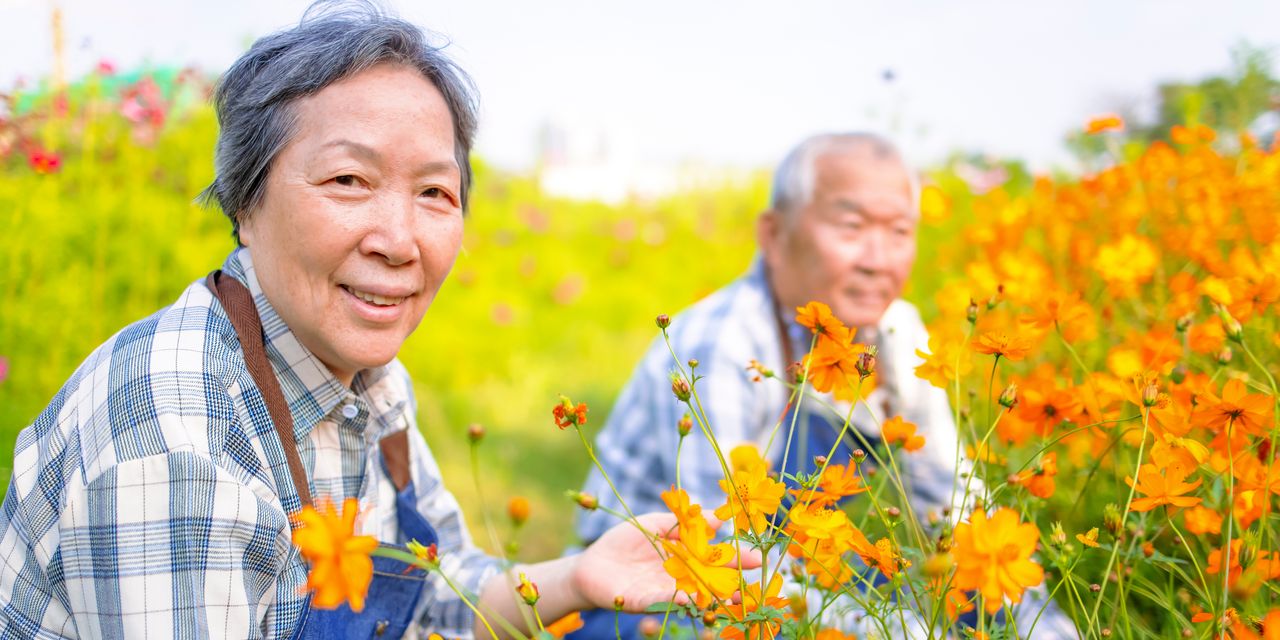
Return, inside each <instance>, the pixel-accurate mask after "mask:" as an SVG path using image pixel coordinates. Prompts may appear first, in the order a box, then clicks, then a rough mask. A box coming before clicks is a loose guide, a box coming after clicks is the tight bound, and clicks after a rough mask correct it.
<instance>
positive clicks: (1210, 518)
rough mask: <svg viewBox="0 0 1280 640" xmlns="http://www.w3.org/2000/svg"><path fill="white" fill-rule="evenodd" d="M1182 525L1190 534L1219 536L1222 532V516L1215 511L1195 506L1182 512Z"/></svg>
mask: <svg viewBox="0 0 1280 640" xmlns="http://www.w3.org/2000/svg"><path fill="white" fill-rule="evenodd" d="M1182 524H1183V525H1184V526H1185V527H1186V528H1187V532H1188V533H1191V534H1194V535H1201V534H1205V533H1213V534H1217V533H1219V532H1220V531H1222V514H1220V513H1218V512H1217V511H1214V510H1213V509H1209V508H1206V507H1202V506H1195V507H1191V508H1190V509H1187V510H1186V511H1183V512H1182Z"/></svg>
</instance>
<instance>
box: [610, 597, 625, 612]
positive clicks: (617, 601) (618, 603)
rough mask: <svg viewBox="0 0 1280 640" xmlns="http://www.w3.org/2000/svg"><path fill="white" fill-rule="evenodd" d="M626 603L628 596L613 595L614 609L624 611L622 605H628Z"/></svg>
mask: <svg viewBox="0 0 1280 640" xmlns="http://www.w3.org/2000/svg"><path fill="white" fill-rule="evenodd" d="M626 604H627V599H626V598H623V597H622V596H614V597H613V610H614V611H622V607H624V606H626Z"/></svg>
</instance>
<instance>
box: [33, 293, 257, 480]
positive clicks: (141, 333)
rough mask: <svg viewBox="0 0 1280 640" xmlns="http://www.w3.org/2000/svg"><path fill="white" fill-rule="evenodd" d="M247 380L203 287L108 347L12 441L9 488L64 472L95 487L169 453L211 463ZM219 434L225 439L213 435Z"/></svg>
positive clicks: (223, 320)
mask: <svg viewBox="0 0 1280 640" xmlns="http://www.w3.org/2000/svg"><path fill="white" fill-rule="evenodd" d="M243 371H244V364H243V359H242V357H241V356H240V354H239V349H238V346H237V343H236V342H235V332H234V329H233V328H232V327H231V324H230V321H229V320H228V319H227V317H226V314H225V312H223V311H222V309H221V306H220V305H218V304H217V302H216V301H215V300H214V299H213V296H212V294H211V293H210V292H209V290H208V289H207V288H206V287H205V286H204V284H203V282H195V283H193V284H191V285H190V286H188V287H187V288H186V289H185V290H184V291H183V292H182V294H181V295H180V296H179V297H178V299H177V301H175V302H174V303H173V304H171V305H169V306H167V307H165V308H163V309H160V310H159V311H156V312H155V313H153V314H152V315H150V316H148V317H146V318H143V319H141V320H138V321H136V322H134V323H132V324H129V325H128V326H126V327H124V328H123V329H121V330H120V331H118V332H117V333H116V334H115V335H113V336H111V337H110V338H108V339H107V340H106V341H105V342H103V343H102V344H101V345H100V346H98V348H96V349H95V350H94V351H93V352H91V353H90V354H89V356H88V357H86V358H85V360H84V362H82V363H81V364H80V366H79V367H77V369H76V370H75V372H74V373H72V375H71V376H70V377H69V378H68V379H67V381H66V383H65V384H63V386H62V388H61V389H59V391H58V392H57V394H55V396H54V397H53V399H52V401H51V402H50V404H49V405H48V406H47V407H46V408H45V410H44V411H43V412H41V413H40V414H39V415H38V416H37V417H36V419H35V421H34V422H33V423H32V424H31V425H30V426H29V427H27V428H26V429H24V430H23V431H22V432H21V433H20V434H19V436H18V441H17V444H16V446H15V454H14V473H15V480H17V479H18V475H19V474H20V473H22V472H23V471H24V470H26V471H35V470H37V469H41V470H43V469H47V468H49V466H50V465H60V466H61V471H62V472H63V473H65V474H68V475H69V474H70V473H73V472H78V473H79V474H81V476H82V477H81V481H82V482H85V483H86V484H87V483H88V482H91V481H92V479H93V478H94V477H96V476H98V475H100V474H101V473H102V472H104V471H106V470H108V469H110V468H112V467H114V466H115V465H118V464H120V463H123V462H125V461H128V460H132V459H136V458H141V457H147V456H151V455H159V454H164V453H168V452H170V451H174V450H182V449H186V450H191V451H192V452H194V453H197V454H204V455H209V454H210V453H211V452H212V451H213V450H215V449H219V448H220V447H221V446H222V443H221V442H220V441H219V440H220V438H221V437H223V435H225V431H226V429H214V428H211V427H213V426H214V425H217V424H229V423H231V422H233V421H234V420H235V412H234V407H233V404H232V401H231V392H230V388H231V387H232V386H233V385H234V384H236V381H237V379H238V378H239V374H240V372H243ZM219 433H222V435H219Z"/></svg>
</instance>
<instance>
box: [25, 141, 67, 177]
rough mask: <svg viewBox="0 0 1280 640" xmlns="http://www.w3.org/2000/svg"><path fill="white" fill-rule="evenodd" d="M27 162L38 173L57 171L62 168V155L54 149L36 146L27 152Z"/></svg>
mask: <svg viewBox="0 0 1280 640" xmlns="http://www.w3.org/2000/svg"><path fill="white" fill-rule="evenodd" d="M27 164H29V165H31V168H32V169H34V170H35V172H36V173H45V174H48V173H57V172H58V169H61V168H62V156H59V155H58V154H57V153H54V152H53V151H48V150H45V149H41V148H39V147H36V148H34V149H31V150H30V151H28V152H27Z"/></svg>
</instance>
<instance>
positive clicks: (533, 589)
mask: <svg viewBox="0 0 1280 640" xmlns="http://www.w3.org/2000/svg"><path fill="white" fill-rule="evenodd" d="M516 593H518V594H520V599H521V600H524V603H525V604H527V605H529V606H531V607H532V606H533V605H535V604H538V585H536V584H534V583H532V582H529V576H526V575H525V574H523V573H522V574H520V584H519V585H518V586H516Z"/></svg>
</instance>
